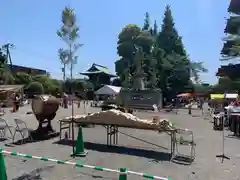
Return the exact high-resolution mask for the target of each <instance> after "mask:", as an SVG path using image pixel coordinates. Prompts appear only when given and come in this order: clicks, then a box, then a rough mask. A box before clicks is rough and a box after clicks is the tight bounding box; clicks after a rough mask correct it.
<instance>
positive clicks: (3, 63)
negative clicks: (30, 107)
mask: <svg viewBox="0 0 240 180" xmlns="http://www.w3.org/2000/svg"><path fill="white" fill-rule="evenodd" d="M7 60H8V59H7V55H6V53H5V52H4V51H3V49H2V48H0V84H13V83H14V77H13V76H12V74H11V71H10V69H9V66H8V62H7Z"/></svg>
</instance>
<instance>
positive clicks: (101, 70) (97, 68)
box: [80, 63, 116, 77]
mask: <svg viewBox="0 0 240 180" xmlns="http://www.w3.org/2000/svg"><path fill="white" fill-rule="evenodd" d="M80 74H82V75H87V76H88V75H91V74H106V75H108V76H110V77H116V75H114V74H112V73H110V71H109V69H108V68H107V67H106V66H102V65H99V64H96V63H93V64H92V66H91V67H90V68H89V69H88V70H87V71H85V72H82V73H80Z"/></svg>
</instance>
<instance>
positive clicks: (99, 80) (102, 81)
mask: <svg viewBox="0 0 240 180" xmlns="http://www.w3.org/2000/svg"><path fill="white" fill-rule="evenodd" d="M80 74H81V75H84V76H88V78H89V81H90V82H91V83H92V84H93V86H94V89H95V90H96V89H98V88H100V87H102V86H103V85H110V84H111V78H114V77H117V76H116V75H114V74H111V73H110V72H109V69H108V68H107V67H106V66H102V65H99V64H95V63H93V64H92V66H91V67H90V68H89V69H88V70H87V71H86V72H83V73H80Z"/></svg>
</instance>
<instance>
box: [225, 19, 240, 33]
mask: <svg viewBox="0 0 240 180" xmlns="http://www.w3.org/2000/svg"><path fill="white" fill-rule="evenodd" d="M239 27H240V16H231V17H230V18H229V19H228V20H227V25H226V28H225V30H224V32H225V33H228V34H238V32H239V30H238V29H239Z"/></svg>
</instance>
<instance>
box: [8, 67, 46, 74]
mask: <svg viewBox="0 0 240 180" xmlns="http://www.w3.org/2000/svg"><path fill="white" fill-rule="evenodd" d="M8 67H9V68H10V69H11V72H13V73H18V72H23V73H27V74H29V75H46V74H47V71H46V70H43V69H36V68H31V67H26V66H18V65H8Z"/></svg>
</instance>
